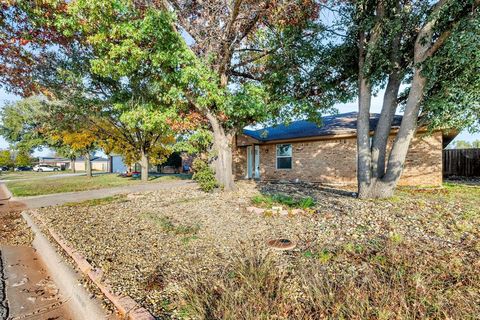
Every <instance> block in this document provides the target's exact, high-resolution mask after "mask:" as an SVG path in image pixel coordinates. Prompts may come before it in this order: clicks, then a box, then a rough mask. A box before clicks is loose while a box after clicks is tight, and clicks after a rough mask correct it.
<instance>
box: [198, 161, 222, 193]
mask: <svg viewBox="0 0 480 320" xmlns="http://www.w3.org/2000/svg"><path fill="white" fill-rule="evenodd" d="M192 169H193V171H194V174H193V177H192V178H193V180H195V181H197V182H198V184H199V185H200V188H201V189H202V190H203V191H205V192H210V191H212V190H213V189H215V188H217V187H218V182H217V180H216V179H215V172H213V169H212V168H211V167H210V166H209V165H208V163H207V162H205V161H204V160H202V159H200V158H197V159H195V160H194V161H193V166H192Z"/></svg>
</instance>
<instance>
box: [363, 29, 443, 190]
mask: <svg viewBox="0 0 480 320" xmlns="http://www.w3.org/2000/svg"><path fill="white" fill-rule="evenodd" d="M433 24H434V23H433V22H432V21H430V22H428V23H427V24H426V25H425V27H424V28H422V30H421V31H420V32H419V34H418V36H417V39H416V42H415V49H414V64H415V65H416V68H415V71H414V74H413V80H412V84H411V88H410V92H409V94H408V98H407V104H406V106H405V112H404V114H403V119H402V124H401V125H400V129H399V130H398V133H397V135H396V137H395V140H394V142H393V146H392V150H391V151H390V157H389V159H388V164H387V168H386V170H385V174H384V175H383V177H382V178H381V179H377V180H376V181H375V183H374V184H373V185H372V186H371V187H370V190H369V192H368V195H367V197H370V198H388V197H391V196H393V193H394V191H395V188H396V187H397V185H398V181H399V180H400V177H401V175H402V172H403V168H404V165H405V160H406V158H407V153H408V149H409V147H410V143H411V142H412V139H413V137H414V136H415V133H416V131H417V123H418V116H419V113H420V106H421V103H422V100H423V93H424V90H425V85H426V83H427V79H426V78H425V77H424V76H423V75H422V67H421V63H423V61H425V59H426V57H427V56H428V55H429V54H431V52H429V51H430V48H431V46H430V41H431V39H432V34H433V33H432V28H433ZM398 85H400V84H398ZM385 94H393V93H391V92H390V93H388V92H386V93H385ZM397 94H398V93H397ZM387 98H388V97H387ZM392 108H393V106H392ZM379 162H380V159H378V162H377V163H378V164H379V165H380V163H379ZM377 171H380V170H379V168H378V167H377Z"/></svg>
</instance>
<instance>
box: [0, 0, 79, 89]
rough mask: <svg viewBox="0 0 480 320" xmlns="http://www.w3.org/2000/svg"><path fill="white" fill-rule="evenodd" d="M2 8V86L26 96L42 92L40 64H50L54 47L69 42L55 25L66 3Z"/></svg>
mask: <svg viewBox="0 0 480 320" xmlns="http://www.w3.org/2000/svg"><path fill="white" fill-rule="evenodd" d="M0 8H1V10H0V87H5V88H6V89H7V90H9V91H13V92H14V93H16V94H19V95H22V96H24V97H27V96H30V95H32V94H35V93H39V92H41V91H43V88H41V87H40V86H39V85H38V83H37V82H36V72H37V71H38V67H39V65H41V64H43V63H45V61H48V56H49V55H50V53H49V51H50V50H51V49H52V45H53V44H59V43H64V42H65V41H69V40H70V39H69V37H65V36H64V35H63V34H62V33H61V32H58V30H57V28H56V26H55V25H54V23H53V22H54V19H55V16H56V15H57V14H59V13H61V12H64V11H65V9H66V6H65V2H63V1H54V0H52V1H49V0H45V1H32V0H12V1H2V3H1V4H0Z"/></svg>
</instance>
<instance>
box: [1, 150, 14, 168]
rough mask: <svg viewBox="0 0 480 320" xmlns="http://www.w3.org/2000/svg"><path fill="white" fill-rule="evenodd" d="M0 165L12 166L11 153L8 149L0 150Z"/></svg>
mask: <svg viewBox="0 0 480 320" xmlns="http://www.w3.org/2000/svg"><path fill="white" fill-rule="evenodd" d="M0 166H2V167H9V168H10V167H13V159H12V153H11V152H10V150H0Z"/></svg>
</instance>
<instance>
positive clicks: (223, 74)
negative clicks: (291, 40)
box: [157, 0, 317, 190]
mask: <svg viewBox="0 0 480 320" xmlns="http://www.w3.org/2000/svg"><path fill="white" fill-rule="evenodd" d="M157 2H159V3H161V4H163V5H164V7H167V8H168V7H170V8H173V10H174V11H175V14H176V15H177V17H178V20H177V24H178V25H179V28H178V30H183V31H185V32H186V33H188V35H189V37H191V39H192V42H193V44H192V46H191V50H192V52H193V53H194V59H195V61H196V63H195V65H194V66H193V67H192V68H190V69H189V70H187V74H188V75H189V76H191V77H190V79H189V80H190V83H192V82H193V85H189V86H186V88H185V90H184V95H185V97H186V98H187V100H188V102H189V103H190V104H191V105H192V106H193V107H194V108H195V109H196V110H197V111H198V112H199V113H201V114H202V115H203V116H204V117H205V118H206V119H207V121H208V122H209V125H210V129H211V131H212V133H213V148H214V154H215V161H214V165H215V175H216V179H217V180H218V182H219V183H220V184H221V185H222V186H223V188H224V189H225V190H231V189H232V188H234V181H233V175H232V143H233V137H234V135H235V134H236V133H237V132H239V130H241V129H242V128H243V127H244V126H245V125H248V124H252V123H255V122H257V121H265V120H268V119H271V118H272V115H274V114H275V113H277V112H278V110H279V109H280V108H281V107H284V106H285V105H288V103H289V102H290V103H291V104H292V105H293V104H295V102H296V101H295V100H286V99H283V97H281V98H282V99H280V100H278V101H276V100H274V99H271V98H272V97H270V96H269V95H268V94H267V90H265V87H264V86H262V83H261V82H260V81H259V80H260V79H258V78H256V77H255V73H254V72H250V71H254V70H255V69H258V68H259V67H260V68H261V66H259V65H258V64H257V63H259V62H261V61H262V59H264V58H265V57H267V56H268V55H269V54H271V53H272V52H274V51H278V50H280V49H281V44H280V45H279V44H273V43H270V42H266V43H265V42H261V41H258V39H256V37H262V33H263V34H264V33H265V32H267V30H269V29H272V28H275V27H279V28H283V27H288V26H289V25H296V24H302V22H304V21H306V20H309V19H312V18H315V17H316V8H317V6H316V4H315V3H314V1H242V0H235V1H228V2H226V1H220V0H209V1H203V2H201V3H200V2H191V1H176V0H169V1H157ZM165 3H166V4H165ZM205 26H208V28H205ZM178 32H180V31H178ZM260 44H266V45H268V46H267V47H260V46H259V45H260ZM274 98H277V97H274Z"/></svg>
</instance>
